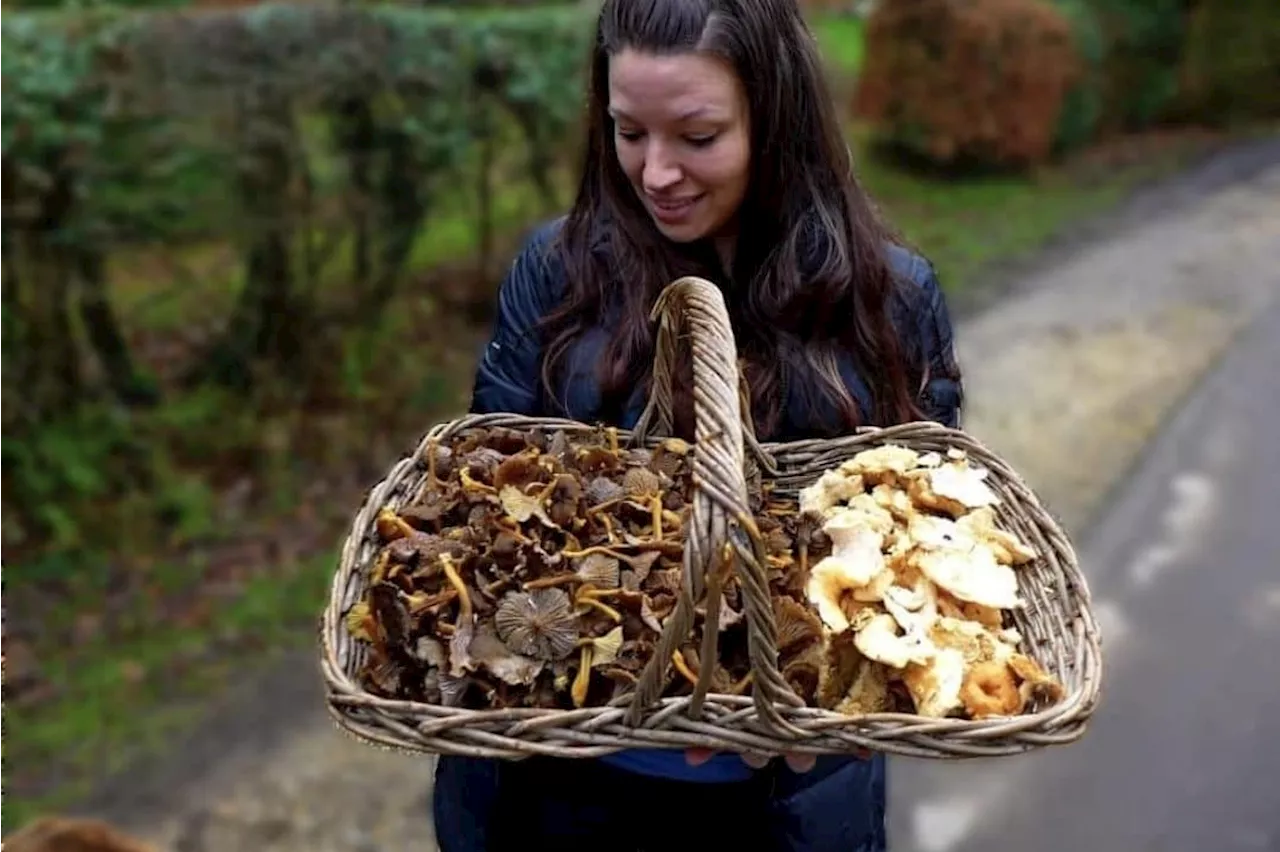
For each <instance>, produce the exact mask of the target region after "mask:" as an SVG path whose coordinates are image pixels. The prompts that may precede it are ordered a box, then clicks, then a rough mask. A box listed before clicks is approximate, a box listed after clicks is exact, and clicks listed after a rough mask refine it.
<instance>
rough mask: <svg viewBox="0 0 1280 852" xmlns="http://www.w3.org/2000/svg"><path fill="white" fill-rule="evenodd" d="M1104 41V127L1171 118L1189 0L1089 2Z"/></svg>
mask: <svg viewBox="0 0 1280 852" xmlns="http://www.w3.org/2000/svg"><path fill="white" fill-rule="evenodd" d="M1087 2H1088V3H1089V5H1090V6H1091V7H1092V9H1093V11H1094V13H1095V14H1096V16H1097V24H1098V26H1099V29H1100V31H1101V35H1102V40H1103V58H1102V93H1101V95H1102V116H1101V125H1102V127H1103V129H1105V130H1120V131H1124V130H1139V129H1142V128H1145V127H1149V126H1151V125H1152V124H1154V123H1157V122H1159V121H1161V120H1163V119H1165V118H1168V117H1169V111H1170V109H1171V107H1172V106H1173V105H1174V101H1175V98H1176V97H1177V94H1178V68H1179V65H1180V63H1181V56H1182V49H1183V44H1184V42H1185V38H1186V24H1187V8H1188V5H1189V0H1087Z"/></svg>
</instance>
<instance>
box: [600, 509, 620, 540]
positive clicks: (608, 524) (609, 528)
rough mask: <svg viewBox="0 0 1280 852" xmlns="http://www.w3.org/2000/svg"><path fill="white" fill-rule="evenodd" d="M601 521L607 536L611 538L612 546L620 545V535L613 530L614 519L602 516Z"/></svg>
mask: <svg viewBox="0 0 1280 852" xmlns="http://www.w3.org/2000/svg"><path fill="white" fill-rule="evenodd" d="M600 520H601V521H602V522H603V523H604V531H605V534H606V535H608V536H609V543H610V544H617V543H618V533H617V532H616V531H614V529H613V518H611V517H609V516H608V515H601V516H600Z"/></svg>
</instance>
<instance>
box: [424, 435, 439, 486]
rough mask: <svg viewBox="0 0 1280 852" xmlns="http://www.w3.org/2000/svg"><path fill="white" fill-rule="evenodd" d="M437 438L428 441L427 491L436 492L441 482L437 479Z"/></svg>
mask: <svg viewBox="0 0 1280 852" xmlns="http://www.w3.org/2000/svg"><path fill="white" fill-rule="evenodd" d="M437 443H439V442H438V441H437V440H436V439H435V438H432V439H431V440H429V441H427V487H426V490H427V491H435V490H436V486H437V485H438V484H439V482H440V480H438V479H437V478H436V444H437Z"/></svg>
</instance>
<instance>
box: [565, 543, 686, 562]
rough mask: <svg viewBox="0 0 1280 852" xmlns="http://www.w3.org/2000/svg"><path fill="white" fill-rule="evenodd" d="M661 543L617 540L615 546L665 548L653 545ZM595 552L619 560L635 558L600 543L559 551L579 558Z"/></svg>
mask: <svg viewBox="0 0 1280 852" xmlns="http://www.w3.org/2000/svg"><path fill="white" fill-rule="evenodd" d="M661 544H662V542H656V541H636V542H618V544H617V546H618V547H634V548H636V549H638V550H666V548H665V547H661V546H657V547H655V545H661ZM597 553H602V554H604V555H605V556H612V557H613V558H614V559H616V560H618V561H619V562H626V563H631V561H632V560H633V559H635V557H634V556H627V555H626V554H625V553H619V552H618V551H616V550H614V549H613V548H612V547H605V546H604V545H602V544H593V545H591V546H590V547H586V548H583V549H582V550H569V549H567V548H566V549H565V550H562V551H560V555H561V556H564V557H565V558H567V559H580V558H581V557H583V556H592V555H594V554H597Z"/></svg>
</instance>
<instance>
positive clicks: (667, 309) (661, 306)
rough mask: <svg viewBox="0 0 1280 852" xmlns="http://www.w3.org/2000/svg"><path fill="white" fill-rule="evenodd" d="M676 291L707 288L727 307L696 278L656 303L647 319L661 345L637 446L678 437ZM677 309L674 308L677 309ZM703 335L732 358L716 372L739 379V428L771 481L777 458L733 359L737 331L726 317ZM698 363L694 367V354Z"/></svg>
mask: <svg viewBox="0 0 1280 852" xmlns="http://www.w3.org/2000/svg"><path fill="white" fill-rule="evenodd" d="M690 282H699V284H697V285H694V284H691V283H690ZM677 286H679V287H682V288H683V287H686V286H700V287H703V288H709V289H710V290H712V291H714V292H715V295H716V297H717V298H719V299H720V301H721V304H722V305H723V297H722V296H721V295H720V290H719V288H717V287H716V286H715V285H714V284H712V283H711V282H710V281H707V280H705V279H703V278H698V277H696V276H692V275H691V276H686V277H684V278H680V279H677V280H676V281H673V282H672V283H671V284H669V285H668V286H667V288H666V289H665V290H664V291H663V292H662V293H661V294H660V295H659V296H658V300H657V302H655V303H654V306H653V310H652V311H651V312H650V314H649V319H650V320H651V321H657V323H658V335H657V341H656V342H655V346H654V357H653V382H652V387H651V389H650V392H649V399H648V401H647V402H646V404H645V407H644V410H643V411H641V413H640V416H639V418H638V419H637V420H636V424H635V426H633V427H632V429H631V433H632V435H633V436H634V440H636V441H637V442H643V441H644V440H645V439H646V438H648V437H649V436H651V435H671V434H673V433H674V432H675V414H674V411H673V409H674V406H675V403H674V397H675V394H674V381H675V380H674V369H675V364H676V361H677V360H678V359H679V357H680V341H679V335H678V334H677V332H676V328H675V327H678V326H679V323H680V319H681V318H680V316H678V315H677V314H678V313H679V312H680V311H681V310H682V308H680V307H679V305H678V297H679V295H680V291H679V290H677V289H676V288H677ZM673 305H675V307H674V308H673ZM673 326H674V327H673ZM697 333H699V332H691V334H697ZM702 333H703V334H705V335H707V336H708V337H709V342H710V343H711V345H713V346H716V345H719V346H721V348H720V349H719V351H720V352H725V353H728V354H727V355H726V358H728V361H727V366H726V363H725V362H724V359H717V366H718V367H722V368H725V369H727V370H729V371H731V372H727V373H724V375H736V376H737V377H738V379H737V381H738V399H739V403H738V406H739V411H740V412H741V414H740V415H739V422H740V424H741V432H742V441H743V443H744V444H745V445H746V448H747V450H748V451H749V452H750V453H751V457H752V458H753V459H754V460H755V462H756V464H758V465H759V466H760V468H761V470H763V471H764V472H765V473H768V474H770V475H777V473H778V468H777V464H776V462H775V461H774V458H773V455H772V454H771V453H770V452H769V451H768V450H766V449H765V448H764V446H763V445H762V444H761V443H760V440H759V439H758V438H757V437H756V426H755V422H754V421H753V419H752V417H751V403H750V400H751V393H750V389H749V388H748V386H747V380H746V377H745V376H743V375H742V373H741V371H739V370H738V368H737V367H736V366H735V364H736V360H737V358H736V355H735V354H734V353H735V351H736V348H735V343H734V338H733V326H732V325H731V324H730V323H729V320H728V314H727V312H724V318H723V320H720V319H715V320H713V321H712V322H711V324H710V325H709V326H707V327H705V330H704V331H703V332H702ZM694 359H695V363H696V360H697V355H696V353H695V355H694ZM694 384H695V386H696V385H697V378H696V377H695V378H694ZM696 393H697V392H696V391H695V399H694V409H695V412H696V410H697V405H698V401H697V398H696ZM695 417H696V413H695Z"/></svg>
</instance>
